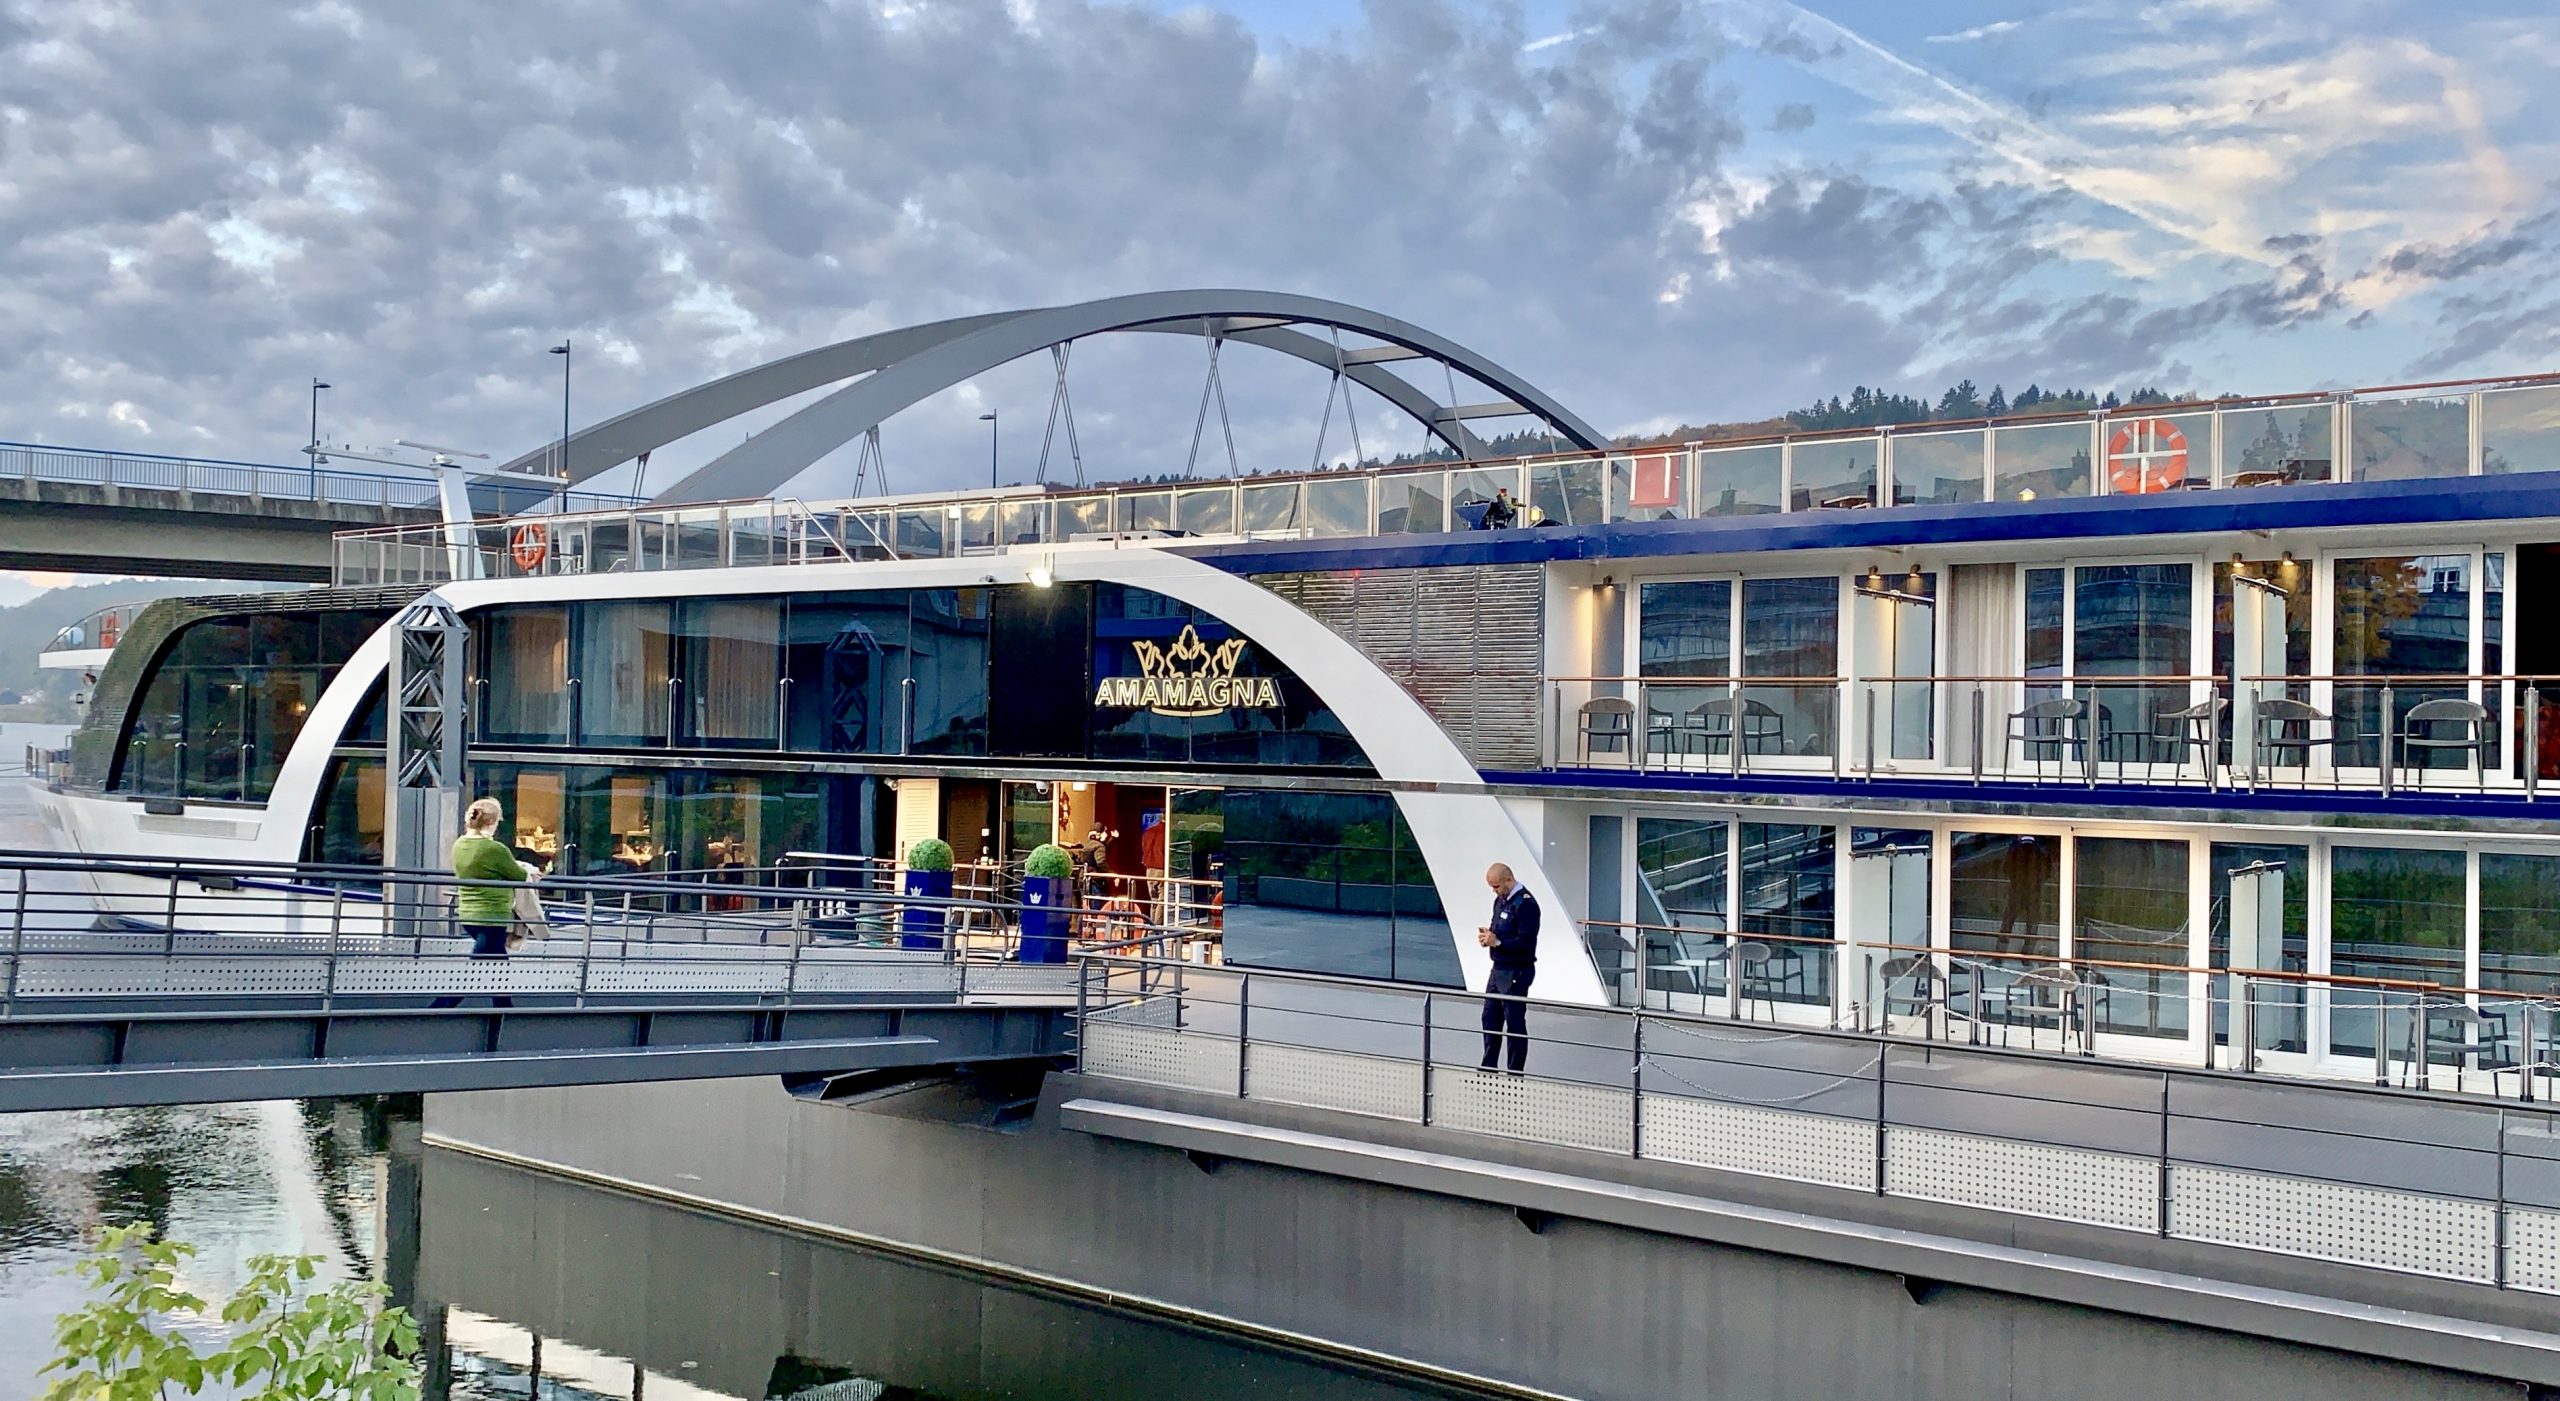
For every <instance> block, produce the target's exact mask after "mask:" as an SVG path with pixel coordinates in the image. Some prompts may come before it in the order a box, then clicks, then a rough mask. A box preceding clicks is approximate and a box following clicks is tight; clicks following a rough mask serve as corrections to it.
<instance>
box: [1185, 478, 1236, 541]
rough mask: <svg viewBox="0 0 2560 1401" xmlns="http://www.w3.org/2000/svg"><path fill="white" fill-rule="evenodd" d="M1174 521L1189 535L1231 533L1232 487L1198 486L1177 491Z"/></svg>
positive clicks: (1234, 499)
mask: <svg viewBox="0 0 2560 1401" xmlns="http://www.w3.org/2000/svg"><path fill="white" fill-rule="evenodd" d="M1173 523H1174V527H1175V528H1176V529H1178V530H1181V531H1184V532H1185V533H1187V534H1191V535H1231V534H1233V533H1234V532H1235V528H1236V489H1235V487H1234V486H1232V485H1228V486H1201V487H1191V488H1188V489H1186V490H1183V491H1179V492H1176V493H1175V494H1174V500H1173Z"/></svg>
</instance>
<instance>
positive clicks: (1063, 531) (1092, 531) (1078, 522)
mask: <svg viewBox="0 0 2560 1401" xmlns="http://www.w3.org/2000/svg"><path fill="white" fill-rule="evenodd" d="M1057 509H1058V538H1059V539H1061V540H1073V539H1075V538H1077V537H1078V536H1089V535H1108V534H1110V533H1111V498H1110V497H1108V496H1071V497H1068V498H1067V499H1066V500H1063V501H1060V502H1059V503H1058V507H1057Z"/></svg>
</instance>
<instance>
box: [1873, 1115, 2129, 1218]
mask: <svg viewBox="0 0 2560 1401" xmlns="http://www.w3.org/2000/svg"><path fill="white" fill-rule="evenodd" d="M1884 1186H1885V1191H1886V1192H1888V1193H1890V1194H1892V1195H1894V1196H1897V1197H1919V1198H1922V1199H1923V1200H1926V1201H1934V1202H1953V1203H1955V1204H1957V1205H1959V1206H1980V1207H1989V1208H1990V1209H1991V1210H1993V1211H2014V1212H2019V1213H2021V1214H2023V1215H2027V1216H2043V1217H2049V1218H2051V1219H2053V1220H2056V1221H2079V1222H2084V1223H2086V1224H2088V1225H2092V1226H2121V1227H2124V1228H2125V1229H2127V1230H2135V1231H2156V1230H2158V1229H2160V1164H2159V1163H2158V1162H2157V1161H2156V1160H2154V1159H2150V1158H2136V1157H2131V1156H2128V1155H2126V1154H2123V1153H2093V1152H2091V1151H2089V1150H2088V1149H2085V1148H2057V1147H2054V1146H2052V1145H2051V1144H2044V1143H2020V1142H2018V1141H2016V1140H2014V1139H2006V1138H1983V1137H1979V1136H1976V1135H1973V1134H1962V1133H1941V1132H1939V1131H1938V1130H1936V1129H1907V1128H1901V1127H1898V1126H1897V1127H1891V1128H1887V1129H1886V1130H1885V1134H1884Z"/></svg>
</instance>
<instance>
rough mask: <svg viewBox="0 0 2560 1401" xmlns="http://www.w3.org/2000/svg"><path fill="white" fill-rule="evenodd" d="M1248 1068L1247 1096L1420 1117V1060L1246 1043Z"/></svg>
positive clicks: (1409, 1118) (1411, 1119) (1390, 1116)
mask: <svg viewBox="0 0 2560 1401" xmlns="http://www.w3.org/2000/svg"><path fill="white" fill-rule="evenodd" d="M1244 1072H1245V1073H1244V1086H1245V1090H1244V1092H1245V1096H1246V1097H1247V1098H1249V1099H1261V1100H1269V1101H1271V1102H1272V1103H1274V1104H1303V1105H1306V1106H1308V1107H1310V1108H1314V1109H1340V1110H1345V1111H1348V1112H1350V1113H1353V1114H1375V1115H1378V1116H1379V1117H1381V1118H1387V1119H1402V1120H1405V1121H1406V1122H1408V1123H1411V1122H1414V1121H1417V1120H1419V1119H1421V1117H1422V1064H1421V1062H1419V1061H1406V1060H1389V1059H1387V1058H1386V1057H1383V1056H1355V1055H1351V1054H1348V1053H1346V1052H1342V1051H1319V1050H1316V1049H1314V1048H1313V1047H1309V1046H1280V1045H1273V1044H1269V1043H1266V1042H1255V1043H1253V1044H1252V1045H1249V1046H1247V1047H1245V1066H1244Z"/></svg>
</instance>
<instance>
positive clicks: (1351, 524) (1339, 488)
mask: <svg viewBox="0 0 2560 1401" xmlns="http://www.w3.org/2000/svg"><path fill="white" fill-rule="evenodd" d="M1307 533H1308V534H1309V535H1366V534H1368V533H1369V479H1368V478H1366V477H1360V476H1339V477H1314V478H1310V479H1309V480H1308V482H1307Z"/></svg>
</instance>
